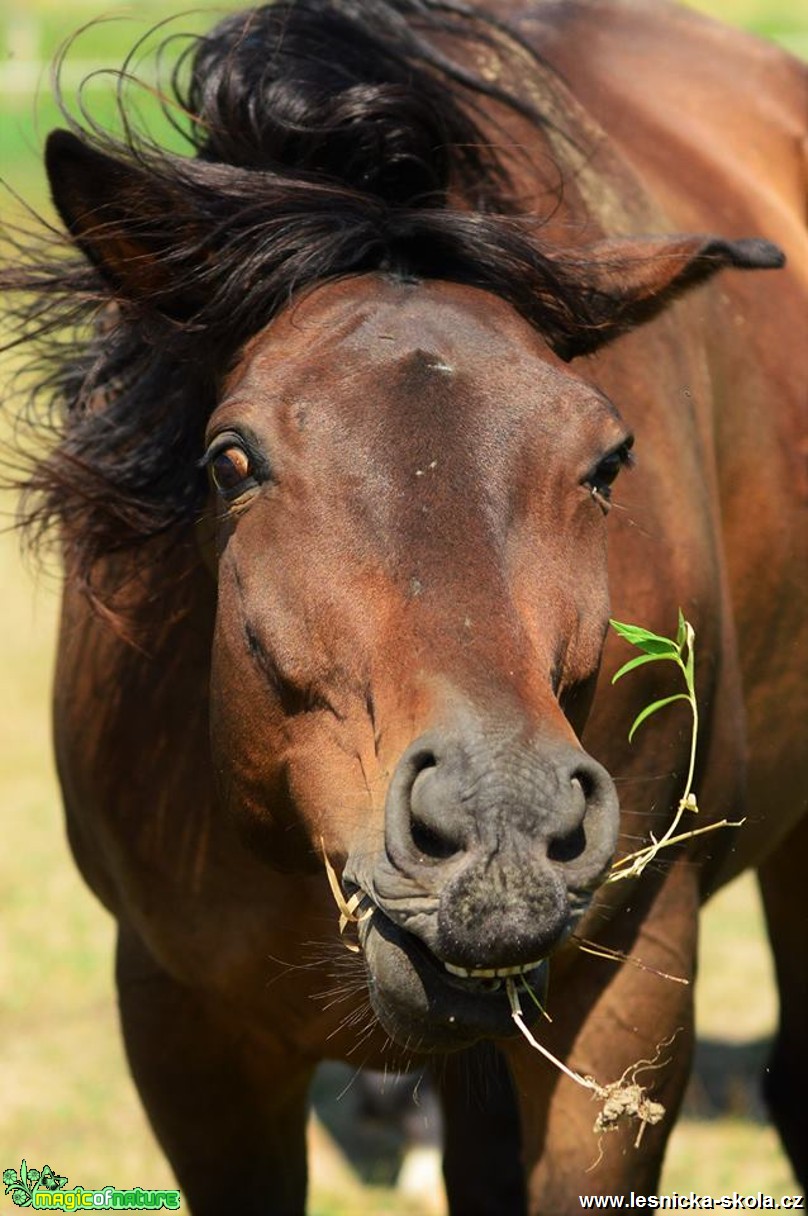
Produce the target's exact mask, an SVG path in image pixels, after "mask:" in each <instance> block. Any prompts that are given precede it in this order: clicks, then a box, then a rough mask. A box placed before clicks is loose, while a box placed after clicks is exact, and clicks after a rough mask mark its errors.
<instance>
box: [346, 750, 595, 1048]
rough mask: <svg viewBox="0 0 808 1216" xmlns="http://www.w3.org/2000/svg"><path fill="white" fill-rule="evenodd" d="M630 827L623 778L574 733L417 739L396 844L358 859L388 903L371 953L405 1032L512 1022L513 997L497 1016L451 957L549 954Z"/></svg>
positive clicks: (502, 962)
mask: <svg viewBox="0 0 808 1216" xmlns="http://www.w3.org/2000/svg"><path fill="white" fill-rule="evenodd" d="M617 831H618V802H617V796H616V794H615V790H614V786H613V783H612V781H611V778H610V777H609V775H608V773H607V772H606V771H605V769H603V768H602V767H601V766H600V765H599V764H597V763H596V761H594V760H593V759H592V758H591V757H590V756H588V755H587V754H586V753H585V752H584V751H583V750H582V749H580V748H578V747H576V746H574V745H572V744H570V743H568V742H567V741H565V740H563V741H549V740H546V739H536V738H525V736H524V732H522V733H521V734H520V733H519V732H515V731H511V732H505V731H501V732H499V733H497V732H495V731H492V730H490V729H487V730H482V729H476V730H471V731H470V730H468V729H465V730H463V731H458V732H457V733H449V732H441V731H430V732H428V733H427V734H424V735H422V736H421V737H420V738H418V739H417V740H416V741H415V742H414V743H413V744H412V745H411V746H410V747H409V748H408V749H407V750H406V752H405V753H404V754H403V756H402V757H401V759H400V761H399V763H398V765H397V767H396V770H395V772H394V775H393V778H392V780H391V783H390V787H389V790H388V794H387V802H386V809H385V848H384V851H383V852H380V853H378V854H377V855H376V857H375V861H374V863H373V866H372V872H369V871H368V869H367V868H366V867H368V866H369V864H370V859H369V858H368V857H367V854H366V855H365V857H364V859H363V862H359V859H357V860H356V864H354V863H352V862H351V861H350V860H349V865H348V868H347V870H346V876H347V877H349V879H350V880H351V881H355V882H356V883H357V885H359V886H361V887H362V888H363V889H364V890H365V891H366V892H369V893H370V894H371V896H372V899H373V902H374V904H375V905H376V909H377V910H376V912H375V913H374V916H373V918H372V919H371V921H370V922H369V924H368V926H367V928H366V930H365V932H364V935H363V936H364V939H365V941H364V944H365V953H366V959H367V964H368V970H369V978H370V989H371V997H372V999H373V1002H374V1005H375V1007H376V1010H377V1013H378V1014H379V1016H380V1017H381V1019H382V1021H383V1022H384V1024H385V1025H386V1027H387V1029H388V1031H389V1032H390V1033H391V1034H393V1037H394V1038H399V1039H402V1038H403V1037H404V1036H405V1035H407V1036H409V1035H410V1033H411V1031H412V1028H413V1026H414V1025H417V1029H418V1037H419V1039H421V1040H424V1039H426V1040H427V1041H428V1040H429V1039H430V1037H433V1038H434V1041H435V1046H436V1047H438V1046H441V1047H443V1046H445V1045H446V1044H445V1042H444V1038H445V1036H444V1035H443V1034H442V1032H441V1028H440V1026H439V1025H438V1023H440V1022H443V1023H445V1025H444V1030H445V1029H446V1025H448V1023H451V1026H452V1034H453V1035H462V1034H463V1032H464V1029H465V1031H466V1034H467V1038H468V1039H473V1038H474V1037H479V1034H480V1033H483V1034H491V1033H508V1032H509V1028H508V1026H507V1021H508V1018H507V1013H508V1006H507V1001H506V1000H504V998H503V997H502V996H501V995H499V996H498V998H497V1015H496V1017H495V1018H493V1019H492V1018H491V1016H490V1010H488V1011H483V1008H482V1007H483V1005H484V1004H486V1003H487V1004H488V1005H489V1006H490V1005H491V1002H492V999H493V998H492V997H491V996H490V995H487V994H486V992H485V991H484V989H483V986H482V985H481V983H480V980H479V979H476V980H475V978H474V977H468V978H463V977H461V978H460V979H459V980H458V979H456V978H455V977H454V975H453V973H450V972H448V971H447V970H446V964H448V965H449V966H450V967H453V968H461V969H464V970H466V971H480V970H488V971H496V970H502V969H505V968H527V967H528V966H529V965H533V964H538V963H539V962H540V960H543V959H546V958H547V956H548V955H549V954H550V953H551V952H552V951H553V950H554V949H555V948H557V947H558V946H559V945H560V944H561V942H562V941H563V940H564V938H565V937H566V936H567V935H568V933H569V932H570V930H571V929H572V928H573V927H574V925H575V923H576V922H577V920H578V919H579V918H580V916H581V915H582V914H583V912H584V911H585V910H586V907H587V906H588V903H589V899H590V897H591V893H592V892H593V891H594V889H595V888H596V887H597V886H598V885H599V883H600V882H601V881H602V879H603V878H604V876H605V874H606V872H607V870H608V866H609V863H610V861H611V857H612V854H613V852H614V848H615V844H616V840H617ZM447 983H448V984H449V985H450V987H451V986H454V989H455V991H454V992H449V993H447V992H446V991H443V990H442V989H443V988H444V986H445V984H447ZM461 990H462V991H461ZM472 997H473V998H474V1000H471V998H472ZM461 998H462V999H461ZM475 1001H476V1005H475ZM500 1005H502V1009H500V1008H499V1006H500ZM464 1022H465V1026H464V1025H463V1023H464Z"/></svg>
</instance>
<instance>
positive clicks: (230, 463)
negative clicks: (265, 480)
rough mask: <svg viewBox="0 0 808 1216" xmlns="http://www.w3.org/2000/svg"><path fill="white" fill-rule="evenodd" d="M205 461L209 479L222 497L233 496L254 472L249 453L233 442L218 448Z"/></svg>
mask: <svg viewBox="0 0 808 1216" xmlns="http://www.w3.org/2000/svg"><path fill="white" fill-rule="evenodd" d="M207 463H208V469H209V470H210V479H211V481H212V482H213V484H214V486H215V487H216V489H217V490H218V491H219V493H220V494H221V495H222V497H223V498H233V497H234V496H235V495H236V494H237V493H238V491H239V490H240V489H241V488H242V487H243V486H244V483H245V482H246V481H249V480H250V478H251V477H252V476H253V473H254V470H253V466H252V461H251V460H250V457H249V455H248V454H247V452H245V450H244V448H243V447H241V446H240V445H239V444H235V443H229V444H228V445H227V447H223V448H220V449H219V451H218V452H215V453H214V454H213V455H212V456H210V457H209V459H208V462H207Z"/></svg>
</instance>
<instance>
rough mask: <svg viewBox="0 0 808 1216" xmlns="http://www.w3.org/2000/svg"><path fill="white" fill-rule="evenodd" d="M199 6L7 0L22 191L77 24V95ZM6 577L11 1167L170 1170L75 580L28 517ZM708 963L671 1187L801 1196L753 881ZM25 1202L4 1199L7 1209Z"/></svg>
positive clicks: (88, 1176) (728, 902)
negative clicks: (118, 917)
mask: <svg viewBox="0 0 808 1216" xmlns="http://www.w3.org/2000/svg"><path fill="white" fill-rule="evenodd" d="M697 7H700V8H703V9H704V10H705V11H708V12H710V13H711V14H712V15H713V16H716V17H719V18H721V19H724V20H726V21H729V22H732V23H735V24H742V25H745V26H747V27H748V28H750V29H752V30H754V31H755V32H757V33H760V34H762V35H763V36H765V37H770V38H774V39H776V40H777V41H780V42H782V43H783V44H784V45H786V46H787V47H788V48H789V49H791V50H792V51H794V52H795V53H797V54H802V55H805V56H806V57H808V0H703V3H700V4H698V5H697ZM180 11H181V10H180V9H179V7H178V6H177V5H174V4H158V3H156V2H155V0H144V2H143V3H140V4H138V6H137V9H136V10H133V9H132V7H131V6H123V5H120V4H116V3H114V2H113V3H110V2H108V3H107V4H106V5H105V6H103V5H102V4H101V3H100V2H99V0H71V3H70V4H67V5H61V4H59V3H57V0H27V3H25V4H24V5H23V4H21V3H20V4H12V5H11V6H9V7H6V8H4V9H3V10H2V11H0V175H1V176H2V177H3V178H4V179H5V180H6V181H7V182H8V183H9V184H10V185H11V186H12V187H13V189H14V190H15V191H17V193H18V194H19V195H20V196H22V197H23V198H25V199H26V200H28V202H30V203H31V204H33V205H34V206H36V207H38V208H43V209H45V210H47V202H46V190H45V184H44V178H43V174H42V170H41V153H40V150H41V145H42V140H43V138H44V135H45V134H46V133H47V131H48V130H49V129H50V128H51V127H53V126H54V125H57V124H58V122H59V119H58V112H57V109H56V106H55V103H54V102H53V99H52V98H51V96H50V84H49V71H48V65H49V62H50V60H51V58H52V56H53V54H54V53H55V51H56V50H57V48H58V47H59V45H60V44H61V43H62V42H63V40H64V39H65V38H66V37H68V36H69V35H70V34H71V33H72V32H73V31H74V30H75V29H76V28H77V27H79V26H82V25H83V24H85V23H87V22H89V21H91V20H92V19H94V18H96V17H98V16H99V15H107V16H109V18H110V19H109V20H105V21H104V22H103V23H101V24H99V25H94V26H91V27H90V28H88V29H87V30H86V31H85V32H84V33H83V34H81V35H80V37H79V38H78V40H77V42H76V43H75V46H74V48H73V53H72V55H71V62H72V63H73V64H74V66H73V67H72V68H70V69H69V70H68V72H67V74H66V76H65V83H66V85H67V91H68V93H69V92H70V90H71V89H72V88H73V87H74V86H75V84H76V83H77V82H78V80H79V79H80V78H81V76H82V75H84V74H86V71H87V69H88V67H89V68H90V69H92V68H94V67H100V66H102V65H105V66H109V67H116V66H118V65H119V64H120V62H121V61H122V59H123V56H124V55H125V53H126V51H127V50H128V49H129V48H130V46H131V45H132V43H133V41H134V40H135V39H136V38H137V37H138V36H139V35H140V34H142V33H143V32H144V31H145V30H146V29H147V28H149V26H150V25H151V24H153V23H154V22H155V21H157V20H162V19H164V18H165V17H167V16H169V15H170V14H172V13H178V12H180ZM224 11H225V9H224V8H223V7H222V6H220V5H217V6H215V7H214V6H212V5H204V6H197V7H196V10H195V12H194V13H193V14H190V15H186V16H184V17H183V18H182V19H181V20H179V21H177V22H176V23H172V26H171V28H172V30H186V31H190V32H193V31H196V30H200V29H203V28H205V27H206V26H207V25H208V24H210V21H211V15H213V16H214V17H215V16H216V15H218V14H219V13H222V12H224ZM85 98H86V100H87V101H88V103H89V104H90V105H91V107H92V108H93V109H94V110H95V111H96V112H97V113H98V115H99V116H100V118H101V119H102V120H104V121H106V120H107V119H108V118H109V117H110V115H111V114H112V111H113V106H112V103H111V91H110V85H109V82H108V80H107V81H105V80H104V78H103V77H99V78H97V80H96V82H95V83H94V84H93V85H92V86H90V87H89V88H88V90H87V91H86V94H85ZM18 209H19V204H18V203H17V202H15V201H14V200H13V198H11V197H10V196H5V197H2V198H0V210H2V212H3V213H4V214H5V215H7V216H8V215H12V214H15V213H16V212H17V211H18ZM0 370H2V369H0ZM3 506H4V508H5V510H6V511H8V510H10V509H12V508H13V504H9V503H8V502H6V503H4V504H3ZM0 578H2V594H0V638H2V639H3V641H4V643H5V645H4V653H3V659H2V668H0V681H1V683H0V798H1V800H2V815H3V836H2V839H3V847H2V849H0V1095H2V1100H1V1101H0V1168H1V1169H5V1168H7V1167H9V1166H12V1167H15V1168H19V1164H20V1160H21V1158H22V1157H25V1158H26V1159H27V1160H28V1162H29V1164H30V1165H36V1166H37V1167H39V1168H41V1166H42V1165H43V1164H44V1163H46V1162H47V1163H48V1164H50V1165H51V1166H52V1167H53V1168H54V1169H55V1170H56V1171H57V1172H60V1173H62V1174H67V1175H68V1178H69V1180H70V1183H69V1184H70V1185H71V1186H73V1185H74V1184H76V1183H81V1184H82V1185H84V1186H90V1187H94V1186H98V1187H101V1186H104V1185H106V1184H107V1183H113V1184H114V1185H119V1186H131V1185H143V1186H153V1187H159V1186H171V1185H172V1179H171V1175H170V1172H169V1170H168V1167H167V1165H166V1164H165V1162H164V1161H163V1159H162V1157H161V1155H160V1153H159V1150H158V1149H157V1147H156V1145H155V1143H154V1141H153V1139H152V1137H151V1134H150V1132H149V1129H148V1127H147V1125H146V1122H145V1119H144V1116H143V1115H142V1113H141V1110H140V1106H139V1102H138V1100H137V1097H136V1094H135V1092H134V1089H133V1087H132V1084H131V1081H130V1080H129V1077H128V1073H127V1070H126V1065H125V1062H124V1059H123V1052H122V1047H121V1044H120V1039H119V1034H118V1027H117V1019H116V1010H115V998H114V993H113V986H112V939H113V931H112V925H111V923H110V921H109V919H108V918H107V917H106V915H105V914H104V913H103V912H102V910H101V909H100V908H99V907H98V905H96V904H95V902H94V901H93V900H92V899H91V897H90V896H89V894H88V893H87V892H86V891H85V889H84V887H83V886H82V884H81V882H80V880H79V879H78V876H77V875H76V873H75V871H74V869H73V866H72V863H71V861H70V858H69V856H68V853H67V847H66V843H65V840H64V832H63V827H62V822H61V815H60V809H59V798H58V791H57V788H56V782H55V778H54V775H53V769H52V760H51V752H50V741H49V710H48V701H49V684H50V679H51V663H52V653H53V643H54V636H55V626H56V616H57V611H58V578H57V577H56V575H55V574H47V573H46V574H44V575H43V574H39V576H37V577H35V576H34V575H33V574H32V573H31V572H30V571H29V570H27V569H26V568H25V567H24V565H23V564H22V563H21V560H20V554H19V547H18V542H17V539H16V537H15V536H14V535H10V534H4V535H2V536H0ZM603 965H606V964H603ZM701 973H702V978H701V980H700V984H699V988H698V994H697V1003H698V1025H699V1038H700V1046H699V1053H698V1061H697V1069H696V1075H695V1077H694V1081H693V1084H692V1085H691V1091H690V1095H689V1098H688V1106H687V1115H686V1117H685V1119H683V1120H682V1122H681V1123H680V1125H679V1127H678V1128H677V1130H676V1132H675V1133H674V1136H673V1141H672V1146H671V1151H670V1154H669V1158H668V1163H667V1165H666V1169H665V1174H664V1177H663V1180H662V1184H661V1191H662V1192H670V1191H673V1190H678V1191H680V1192H682V1191H684V1192H687V1191H689V1190H691V1189H696V1190H698V1191H701V1192H703V1193H709V1194H713V1195H719V1194H722V1193H724V1192H726V1191H732V1190H736V1189H737V1190H739V1191H743V1192H747V1193H749V1192H757V1191H758V1190H762V1191H764V1192H767V1193H769V1194H772V1195H775V1196H779V1195H781V1194H787V1193H791V1192H794V1193H796V1187H795V1184H794V1180H793V1177H792V1174H791V1171H790V1168H789V1166H788V1164H787V1163H786V1161H785V1159H784V1158H783V1155H782V1153H781V1151H780V1149H779V1145H778V1143H777V1139H776V1137H775V1135H774V1133H773V1131H772V1129H771V1128H770V1127H769V1126H768V1124H767V1123H766V1122H765V1116H764V1113H763V1110H762V1105H761V1103H760V1099H759V1097H758V1095H757V1089H756V1076H757V1073H758V1072H759V1070H760V1068H761V1067H762V1064H763V1060H764V1059H765V1052H766V1041H767V1039H768V1037H769V1036H770V1035H771V1033H772V1029H773V1026H774V1023H775V1018H776V1001H775V996H774V991H773V983H772V975H771V967H770V964H769V960H768V954H767V950H766V947H765V944H764V934H763V928H762V921H761V914H760V909H759V904H758V900H757V895H756V891H755V886H754V882H753V880H752V879H751V878H749V877H747V878H744V879H743V880H741V881H740V882H739V883H737V884H735V885H734V886H733V887H732V888H730V889H729V890H728V891H725V892H723V893H722V894H721V895H720V896H719V897H718V898H717V899H716V900H715V901H714V902H713V904H712V905H711V906H710V908H709V909H708V911H707V913H706V915H705V918H704V932H703V943H702V961H701ZM318 1145H319V1149H318V1152H317V1153H316V1156H315V1162H314V1186H313V1191H314V1194H313V1203H312V1211H313V1213H314V1214H315V1216H363V1214H364V1216H371V1214H373V1216H381V1214H383V1213H385V1212H390V1213H393V1212H397V1213H404V1212H408V1211H412V1210H413V1209H412V1208H410V1207H408V1206H407V1205H406V1204H404V1203H403V1202H402V1201H401V1200H400V1199H398V1198H397V1197H396V1196H395V1195H394V1193H393V1192H392V1191H389V1190H387V1189H385V1188H380V1187H374V1188H372V1189H370V1190H367V1189H366V1190H364V1191H363V1190H361V1189H360V1188H359V1186H358V1183H357V1181H356V1178H355V1177H354V1176H353V1175H352V1174H351V1173H350V1171H349V1170H348V1169H347V1168H346V1167H345V1166H344V1164H343V1163H342V1162H341V1161H340V1160H339V1158H338V1157H336V1156H335V1155H334V1154H333V1153H332V1151H331V1148H330V1146H329V1145H328V1144H327V1143H323V1141H322V1139H321V1138H320V1137H318ZM16 1210H17V1209H16V1208H13V1206H12V1205H11V1203H10V1201H9V1200H7V1199H4V1198H3V1197H1V1196H0V1213H3V1214H5V1213H7V1212H9V1213H10V1212H13V1211H16Z"/></svg>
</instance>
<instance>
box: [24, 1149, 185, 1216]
mask: <svg viewBox="0 0 808 1216" xmlns="http://www.w3.org/2000/svg"><path fill="white" fill-rule="evenodd" d="M3 1185H4V1187H5V1188H6V1194H7V1195H10V1196H11V1201H12V1203H15V1204H16V1205H17V1207H18V1208H61V1209H62V1211H66V1212H73V1211H75V1210H76V1209H77V1208H78V1209H81V1208H116V1209H118V1210H121V1209H125V1208H128V1209H129V1210H130V1211H131V1210H134V1211H152V1212H153V1211H157V1210H158V1209H159V1208H168V1209H169V1210H170V1211H174V1212H176V1211H177V1209H178V1208H179V1206H180V1193H179V1191H154V1190H148V1189H147V1188H145V1187H141V1186H136V1187H133V1188H131V1189H130V1190H128V1191H122V1190H119V1189H118V1188H117V1187H114V1186H105V1187H102V1189H101V1190H100V1191H88V1190H87V1188H86V1187H83V1186H74V1187H73V1188H72V1190H67V1178H66V1177H65V1175H64V1174H57V1173H56V1172H55V1170H52V1169H51V1167H50V1166H49V1165H43V1166H42V1169H41V1170H36V1169H29V1168H28V1165H27V1163H26V1161H25V1159H23V1160H22V1161H21V1162H20V1172H19V1174H18V1173H17V1171H16V1170H15V1169H7V1170H3Z"/></svg>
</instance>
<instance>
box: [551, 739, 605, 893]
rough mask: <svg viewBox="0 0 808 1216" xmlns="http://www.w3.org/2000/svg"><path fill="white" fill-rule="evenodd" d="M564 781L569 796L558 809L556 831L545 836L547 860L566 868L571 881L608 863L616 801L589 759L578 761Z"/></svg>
mask: <svg viewBox="0 0 808 1216" xmlns="http://www.w3.org/2000/svg"><path fill="white" fill-rule="evenodd" d="M567 780H568V782H569V785H568V787H567V789H568V794H567V798H566V800H564V803H563V810H562V807H559V814H558V818H557V819H556V823H555V827H556V830H555V831H554V832H553V831H552V829H551V831H550V832H549V833H548V844H547V857H548V860H549V861H552V862H555V863H556V864H557V865H561V866H567V867H569V869H568V870H567V877H568V880H570V879H571V876H572V874H573V872H574V873H575V874H579V871H580V872H581V873H583V871H582V867H584V869H589V868H590V867H591V866H592V865H594V866H595V867H596V869H598V870H600V869H601V868H602V866H603V865H604V864H605V863H606V862H607V861H608V858H609V856H610V855H611V852H612V850H613V848H614V836H615V833H616V822H617V814H616V812H617V800H616V797H615V796H614V792H613V786H612V784H611V780H610V778H609V776H608V774H607V773H606V771H605V770H604V769H601V768H600V765H598V764H596V763H595V762H594V761H593V760H591V759H587V760H586V761H585V762H582V761H581V759H580V758H579V759H578V761H577V762H576V763H575V764H574V767H573V768H572V771H571V772H569V776H568V777H567ZM575 863H578V864H577V865H576V864H575ZM579 877H580V874H579Z"/></svg>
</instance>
